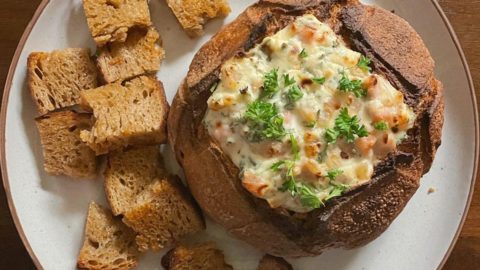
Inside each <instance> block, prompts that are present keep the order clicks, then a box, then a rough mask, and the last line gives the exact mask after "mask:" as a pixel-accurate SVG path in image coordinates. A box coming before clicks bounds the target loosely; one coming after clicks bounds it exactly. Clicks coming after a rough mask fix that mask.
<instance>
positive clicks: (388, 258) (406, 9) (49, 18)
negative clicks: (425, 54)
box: [0, 0, 478, 270]
mask: <svg viewBox="0 0 480 270" xmlns="http://www.w3.org/2000/svg"><path fill="white" fill-rule="evenodd" d="M230 2H231V5H232V8H233V12H232V14H231V15H230V16H229V17H228V18H226V19H225V21H224V22H222V21H220V20H217V21H214V22H213V23H210V24H208V27H207V35H205V36H204V37H202V38H200V39H196V40H191V39H189V38H187V36H186V35H185V34H184V32H183V31H182V30H181V29H180V27H179V25H178V24H177V22H176V20H175V18H174V16H173V15H172V13H171V12H170V11H169V10H168V8H167V7H166V5H165V4H164V1H163V0H152V1H151V3H150V6H151V13H152V17H153V21H154V23H155V25H156V26H157V28H158V29H159V31H160V33H161V35H162V37H163V40H164V45H165V49H166V51H167V58H166V60H165V62H164V64H163V66H162V70H161V72H160V73H159V74H158V76H159V78H160V79H161V80H162V81H163V82H164V84H165V89H166V91H167V95H168V98H169V100H170V101H171V100H172V98H173V96H174V95H175V92H176V89H177V87H178V85H179V83H180V81H181V80H182V79H183V77H184V76H185V75H186V72H187V68H188V65H189V63H190V61H191V59H192V57H193V55H194V53H195V52H196V51H197V50H198V49H199V48H200V46H201V45H202V44H203V43H204V42H206V41H207V40H208V39H209V38H210V37H211V36H212V34H213V33H215V32H216V31H218V30H219V29H220V27H221V26H222V25H223V24H225V23H227V22H229V21H232V20H233V19H234V18H235V17H236V16H237V15H238V14H239V13H240V12H241V11H243V10H244V9H245V8H246V7H247V6H248V5H250V4H251V3H253V1H248V0H244V1H241V0H231V1H230ZM366 2H368V3H372V4H377V5H380V6H382V7H384V8H387V9H389V10H395V12H396V13H397V14H398V15H400V16H402V17H404V18H405V19H407V21H409V22H410V23H411V24H412V25H413V27H414V28H415V29H416V30H417V31H418V32H419V33H420V35H421V36H422V37H423V38H424V40H425V42H426V44H427V46H428V48H429V49H430V51H431V53H432V55H433V58H434V59H435V60H436V66H437V70H436V73H437V75H438V77H439V78H440V80H441V81H442V82H443V83H444V85H445V101H446V113H445V116H446V119H445V120H446V122H445V127H444V137H443V145H442V146H441V148H440V150H439V152H438V154H437V159H436V161H435V163H434V166H433V168H432V170H431V172H430V173H429V174H428V175H426V176H425V177H424V178H423V180H422V185H421V188H420V189H419V190H418V192H417V193H416V195H415V196H414V198H413V199H412V200H411V201H410V203H409V204H408V205H407V207H406V208H405V210H404V211H403V212H402V213H401V215H400V216H399V217H398V218H397V219H396V220H395V221H394V222H393V224H392V225H391V227H390V228H389V229H388V230H387V231H386V232H385V233H384V234H383V235H382V236H381V237H379V238H378V239H377V240H375V241H374V242H372V243H370V244H368V245H367V246H365V247H362V248H359V249H355V250H350V251H343V250H333V251H328V252H326V253H325V254H323V255H321V256H318V257H316V258H308V259H298V260H290V261H291V262H292V264H293V265H294V267H295V269H435V268H437V267H439V266H440V265H441V264H442V263H443V262H444V260H445V258H446V257H447V256H448V253H449V251H450V249H451V246H452V245H453V243H454V242H455V239H456V237H457V234H458V231H459V228H460V227H461V224H462V223H463V219H464V217H465V214H466V213H465V209H466V208H467V206H468V204H469V200H470V198H471V190H472V186H473V181H474V179H475V177H474V176H475V175H476V161H477V153H478V137H477V117H476V111H477V110H476V108H475V106H476V105H475V104H476V103H475V100H474V95H473V86H472V83H471V78H470V75H469V72H468V68H467V65H466V63H465V61H464V57H463V54H462V52H461V49H460V47H459V45H458V42H457V41H456V38H455V36H454V34H453V32H452V31H451V29H450V26H449V24H448V22H447V21H446V19H445V17H444V15H443V13H441V11H440V10H439V8H438V4H437V3H436V2H433V1H430V0H422V1H419V0H402V1H400V0H377V1H366ZM85 46H88V47H91V48H92V49H93V42H92V40H91V38H90V35H89V33H88V30H87V25H86V21H85V17H84V14H83V9H82V6H81V0H52V1H50V2H49V3H48V1H44V2H43V3H42V4H41V6H40V8H39V10H38V11H37V13H36V15H35V17H34V19H33V20H32V22H31V24H30V26H29V27H28V28H27V30H26V31H25V34H24V37H23V39H22V41H21V42H20V45H19V47H18V50H17V53H16V55H15V58H14V61H13V63H12V67H11V70H10V74H9V77H8V80H7V84H6V89H5V95H4V100H3V102H4V103H3V106H2V114H1V117H2V118H1V124H2V125H4V126H3V128H2V129H1V130H2V131H5V133H4V134H3V132H2V134H1V135H2V137H1V141H0V142H1V147H2V157H3V158H2V169H3V171H2V173H3V179H4V184H5V188H6V191H7V195H8V199H9V203H10V207H11V210H12V213H13V216H14V219H15V222H16V225H17V228H18V230H19V232H20V235H21V237H22V239H23V241H24V243H25V245H26V246H27V249H28V250H29V252H30V255H31V256H32V258H33V260H34V262H35V264H36V265H37V267H39V268H44V269H73V268H74V267H75V262H76V256H77V253H78V251H79V249H80V246H81V244H82V236H83V227H84V219H85V215H86V211H87V206H88V203H89V202H90V201H91V200H96V201H98V202H101V203H105V199H104V194H103V188H102V179H97V180H96V181H79V180H72V179H67V178H63V177H51V176H48V175H46V174H45V173H44V171H43V168H42V154H41V147H40V142H39V137H38V132H37V129H36V127H35V124H34V121H33V118H34V117H35V110H34V106H33V103H32V101H31V100H30V97H29V92H28V90H27V87H26V59H27V56H28V54H29V53H30V52H32V51H50V50H53V49H60V48H66V47H85ZM167 159H168V161H169V163H171V165H172V167H175V165H174V163H175V162H174V161H173V159H172V156H171V155H169V157H168V158H167ZM177 169H178V168H177ZM429 188H435V189H436V192H434V193H433V194H430V195H427V190H428V189H429ZM198 238H201V239H207V238H208V239H212V240H215V241H216V242H217V243H218V244H219V246H220V248H221V249H223V250H224V251H225V254H226V259H227V261H228V262H229V263H231V264H233V265H234V267H235V269H240V270H242V269H255V267H256V265H257V263H258V259H259V258H260V256H261V255H262V254H260V253H259V252H257V251H255V250H254V249H253V248H251V247H249V246H248V245H246V244H243V243H242V242H240V241H237V240H234V239H232V238H230V237H229V236H227V235H226V234H225V232H224V231H223V230H222V229H221V228H219V227H218V226H215V225H214V224H211V223H209V224H208V230H207V232H206V233H205V234H204V235H201V236H199V237H198ZM161 255H162V254H158V253H157V254H147V255H146V256H145V257H144V258H143V259H142V261H141V264H140V269H162V267H161V266H160V259H161Z"/></svg>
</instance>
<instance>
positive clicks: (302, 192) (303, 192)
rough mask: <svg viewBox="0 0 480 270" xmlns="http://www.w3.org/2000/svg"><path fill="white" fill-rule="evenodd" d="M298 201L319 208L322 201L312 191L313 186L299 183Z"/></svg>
mask: <svg viewBox="0 0 480 270" xmlns="http://www.w3.org/2000/svg"><path fill="white" fill-rule="evenodd" d="M299 197H300V202H301V203H302V205H303V206H306V207H310V208H313V209H316V208H320V206H321V205H322V204H323V203H322V201H321V200H320V199H319V198H318V197H317V195H316V194H315V193H314V191H313V188H312V187H310V186H307V185H304V184H303V185H300V187H299Z"/></svg>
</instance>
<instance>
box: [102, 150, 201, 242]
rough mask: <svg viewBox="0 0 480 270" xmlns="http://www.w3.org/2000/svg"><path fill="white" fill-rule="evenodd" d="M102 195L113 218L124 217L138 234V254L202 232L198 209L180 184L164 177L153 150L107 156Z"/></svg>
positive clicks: (156, 151)
mask: <svg viewBox="0 0 480 270" xmlns="http://www.w3.org/2000/svg"><path fill="white" fill-rule="evenodd" d="M105 191H106V194H107V199H108V202H109V204H110V206H111V208H112V209H113V212H114V214H115V215H123V216H124V218H123V221H124V222H125V224H127V225H128V226H130V227H131V228H132V229H133V230H134V231H135V232H136V233H137V237H136V241H137V245H138V246H139V249H140V250H141V251H145V250H148V249H152V250H159V249H161V248H163V247H165V246H167V245H170V244H174V243H176V242H178V241H179V240H181V239H182V238H183V237H184V236H187V235H189V234H193V233H195V232H197V231H201V230H203V229H205V223H204V220H203V217H202V215H201V212H200V209H199V208H198V206H197V205H196V203H195V202H194V200H193V198H192V197H191V195H190V194H189V193H188V191H187V189H186V188H185V187H184V186H183V184H182V183H181V181H180V180H179V179H178V178H177V177H173V176H168V175H167V172H166V169H165V166H164V164H163V159H162V157H161V154H160V151H159V148H158V147H156V146H136V147H132V148H128V149H124V150H121V151H115V152H112V153H110V154H109V155H108V165H107V169H106V170H105Z"/></svg>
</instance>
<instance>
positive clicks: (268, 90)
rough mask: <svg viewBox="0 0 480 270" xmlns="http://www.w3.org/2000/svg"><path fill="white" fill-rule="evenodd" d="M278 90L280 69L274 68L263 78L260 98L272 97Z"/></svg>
mask: <svg viewBox="0 0 480 270" xmlns="http://www.w3.org/2000/svg"><path fill="white" fill-rule="evenodd" d="M278 91H279V87H278V69H273V70H272V71H270V72H268V73H267V74H265V76H264V78H263V91H262V93H261V94H260V99H271V98H273V96H275V94H276V93H277V92H278Z"/></svg>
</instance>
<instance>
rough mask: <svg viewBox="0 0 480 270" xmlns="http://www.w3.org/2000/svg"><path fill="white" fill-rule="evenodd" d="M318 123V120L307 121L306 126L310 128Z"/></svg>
mask: <svg viewBox="0 0 480 270" xmlns="http://www.w3.org/2000/svg"><path fill="white" fill-rule="evenodd" d="M316 125H317V121H311V122H308V123H305V126H306V127H308V128H314V127H315V126H316Z"/></svg>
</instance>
